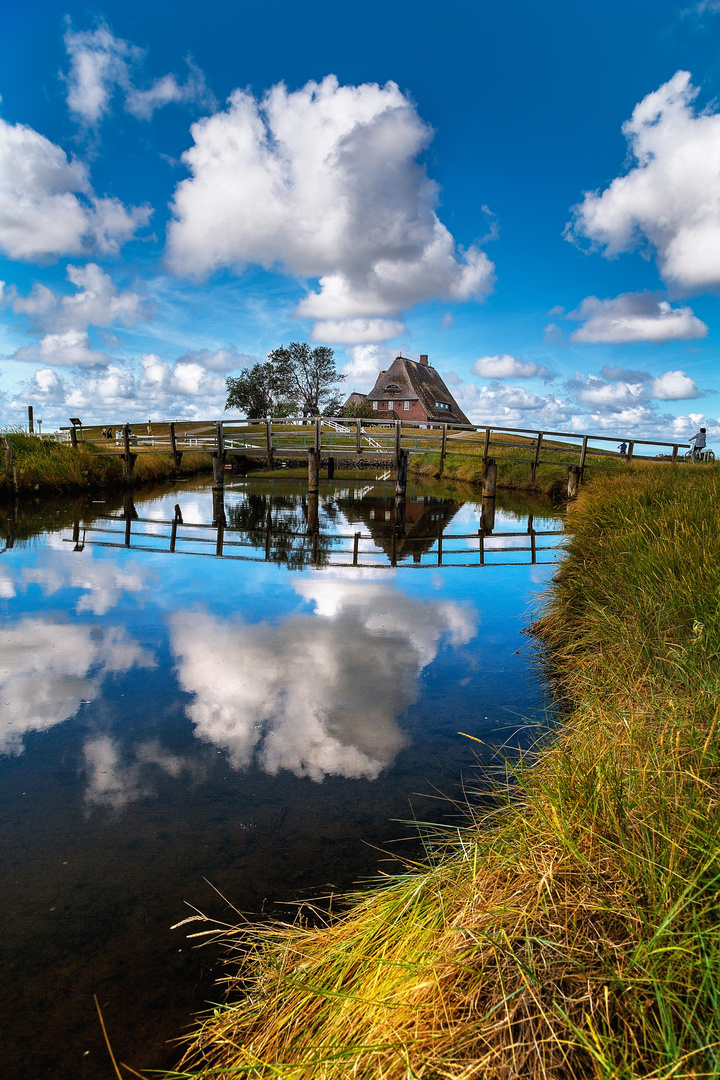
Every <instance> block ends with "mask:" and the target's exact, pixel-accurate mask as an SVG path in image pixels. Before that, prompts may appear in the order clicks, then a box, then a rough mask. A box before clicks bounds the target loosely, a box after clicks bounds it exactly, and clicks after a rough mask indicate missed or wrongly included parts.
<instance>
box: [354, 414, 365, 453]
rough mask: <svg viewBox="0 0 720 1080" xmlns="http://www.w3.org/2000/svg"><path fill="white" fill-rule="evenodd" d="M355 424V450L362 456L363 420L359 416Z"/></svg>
mask: <svg viewBox="0 0 720 1080" xmlns="http://www.w3.org/2000/svg"><path fill="white" fill-rule="evenodd" d="M355 424H356V427H355V449H356V450H357V452H358V454H362V452H363V448H362V438H361V434H362V420H361V419H360V417H359V416H358V418H357V420H356V421H355Z"/></svg>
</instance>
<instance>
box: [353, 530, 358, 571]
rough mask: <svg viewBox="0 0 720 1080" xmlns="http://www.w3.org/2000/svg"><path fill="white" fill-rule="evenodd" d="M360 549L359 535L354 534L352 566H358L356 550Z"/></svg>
mask: <svg viewBox="0 0 720 1080" xmlns="http://www.w3.org/2000/svg"><path fill="white" fill-rule="evenodd" d="M359 547H360V533H359V532H356V533H355V536H354V538H353V566H357V564H358V548H359Z"/></svg>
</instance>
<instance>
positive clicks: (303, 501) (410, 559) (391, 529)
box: [63, 484, 563, 569]
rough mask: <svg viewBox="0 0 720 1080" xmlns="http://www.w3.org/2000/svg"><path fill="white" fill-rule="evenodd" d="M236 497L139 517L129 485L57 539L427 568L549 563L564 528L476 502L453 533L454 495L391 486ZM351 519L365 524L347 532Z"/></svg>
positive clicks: (296, 562) (219, 494)
mask: <svg viewBox="0 0 720 1080" xmlns="http://www.w3.org/2000/svg"><path fill="white" fill-rule="evenodd" d="M242 494H243V496H244V497H243V499H242V500H240V501H238V502H233V503H231V504H230V505H226V500H225V493H224V492H223V491H222V490H221V491H217V490H214V491H213V517H212V521H196V520H193V521H190V520H186V519H185V518H184V517H183V513H182V510H181V508H180V505H179V504H178V505H176V507H175V515H174V517H172V518H156V517H140V516H139V515H138V513H137V511H136V509H135V505H134V503H133V499H132V492H131V491H129V492H127V493H126V496H125V505H124V509H123V511H122V512H121V513H115V514H93V515H92V517H90V518H88V519H87V520H84V519H83V518H82V517H78V518H77V519H76V521H75V524H74V527H73V530H72V536H65V537H63V539H64V540H65V542H66V543H72V544H73V545H74V548H73V550H74V551H77V552H80V551H82V550H83V549H84V547H85V546H86V545H88V544H90V545H93V546H99V547H114V548H132V549H135V550H141V551H152V552H156V553H165V554H168V555H182V554H193V555H207V556H212V557H220V558H225V559H237V560H242V561H245V562H275V563H280V564H285V565H286V566H288V567H289V568H290V569H300V568H302V567H304V566H317V567H322V566H328V567H334V566H342V567H359V568H373V569H378V568H383V567H387V566H392V567H395V566H398V567H407V568H414V569H423V568H426V569H427V568H433V567H437V566H458V567H478V566H483V567H486V566H508V565H525V564H528V563H529V564H539V565H543V564H548V563H552V562H554V561H555V557H556V556H555V552H556V550H557V548H558V547H560V546H561V541H559V538H560V537H562V536H563V530H562V529H557V528H542V527H541V528H539V529H536V528H535V525H534V517H533V514H532V513H530V514H527V515H526V517H525V518H524V519H523V525H524V527H523V528H522V529H521V530H518V531H506V528H505V527H503V528H502V529H500V530H496V528H495V500H494V499H484V500H483V502H482V509H481V513H480V515H479V522H478V523H479V525H480V528H478V529H473V531H459V530H458V529H457V528H453V527H452V522H453V519H454V518H455V517H456V516H457V514H458V512H459V510H460V508H461V504H460V503H459V502H456V501H455V500H453V499H449V498H441V497H438V496H432V495H426V494H422V495H418V494H416V495H414V494H413V492H412V490H411V491H410V492H409V493H408V497H407V498H405V499H403V500H399V499H398V498H397V497H396V496H395V495H394V494H393V493H392V489H391V488H390V487H389V486H388V487H387V488H384V487H383V486H382V485H374V484H370V485H366V486H365V487H359V486H354V487H347V488H339V489H337V490H335V491H334V492H333V493H332V495H329V496H327V497H326V496H325V495H323V497H322V498H319V497H318V496H317V495H313V494H308V493H307V492H306V491H304V492H303V493H302V494H296V493H294V492H293V493H291V494H285V495H283V494H282V492H281V491H280V492H277V491H276V492H273V493H272V494H270V493H267V492H258V491H253V490H252V488H250V489H249V490H247V491H245V492H243V493H242ZM341 507H342V508H341ZM546 523H547V524H555V521H551V522H547V519H546V518H543V519H541V521H540V524H541V525H543V524H546ZM357 524H362V526H363V527H362V528H360V529H353V525H357ZM461 528H462V526H461ZM350 530H352V531H350Z"/></svg>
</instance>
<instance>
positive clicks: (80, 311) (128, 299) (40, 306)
mask: <svg viewBox="0 0 720 1080" xmlns="http://www.w3.org/2000/svg"><path fill="white" fill-rule="evenodd" d="M67 277H68V280H69V281H70V282H72V284H73V285H74V286H75V287H76V289H77V292H75V293H74V294H72V295H65V294H62V293H55V292H53V291H52V289H48V288H47V286H45V285H41V284H35V285H34V286H33V288H32V291H31V292H30V294H29V295H28V296H18V295H16V294H13V299H12V310H13V312H14V313H15V314H16V315H27V316H28V317H29V318H30V319H31V321H32V323H33V324H34V325H36V326H40V327H42V328H43V329H52V330H56V331H64V330H85V329H87V327H88V326H110V325H112V324H113V323H121V324H122V325H123V326H132V325H133V324H134V323H136V322H137V320H138V319H140V318H141V317H142V316H143V315H144V314H145V310H146V305H145V303H144V301H143V298H142V297H141V296H140V295H139V294H138V293H135V292H132V290H129V289H128V290H125V291H121V290H119V289H118V288H117V286H116V285H115V284H114V283H113V280H112V278H111V277H110V275H109V274H107V273H105V271H104V270H101V269H100V267H99V266H98V265H97V263H92V262H91V263H87V264H86V265H85V266H68V268H67Z"/></svg>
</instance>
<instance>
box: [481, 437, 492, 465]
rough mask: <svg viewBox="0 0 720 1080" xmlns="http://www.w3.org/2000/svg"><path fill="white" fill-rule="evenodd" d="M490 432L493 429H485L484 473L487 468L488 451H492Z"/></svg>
mask: <svg viewBox="0 0 720 1080" xmlns="http://www.w3.org/2000/svg"><path fill="white" fill-rule="evenodd" d="M490 431H491V428H488V427H486V428H485V442H484V444H483V472H484V471H485V468H486V466H487V459H488V450H489V449H490Z"/></svg>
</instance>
